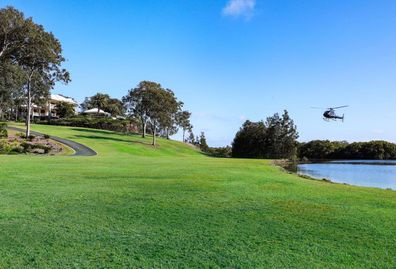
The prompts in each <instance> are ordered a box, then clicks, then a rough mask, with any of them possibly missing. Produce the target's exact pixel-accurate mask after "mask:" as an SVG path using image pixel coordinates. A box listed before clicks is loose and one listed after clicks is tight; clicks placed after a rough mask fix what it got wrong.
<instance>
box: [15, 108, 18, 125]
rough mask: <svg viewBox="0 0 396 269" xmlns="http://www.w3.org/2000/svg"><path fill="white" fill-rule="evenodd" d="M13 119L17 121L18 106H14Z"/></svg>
mask: <svg viewBox="0 0 396 269" xmlns="http://www.w3.org/2000/svg"><path fill="white" fill-rule="evenodd" d="M15 121H18V106H16V107H15Z"/></svg>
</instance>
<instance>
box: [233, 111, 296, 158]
mask: <svg viewBox="0 0 396 269" xmlns="http://www.w3.org/2000/svg"><path fill="white" fill-rule="evenodd" d="M297 138H298V133H297V128H296V126H295V125H294V122H293V120H292V119H291V118H290V117H289V114H288V112H287V111H286V110H285V111H284V113H283V115H282V117H279V115H278V114H277V113H276V114H274V115H273V116H272V117H268V118H267V120H266V121H265V122H264V121H259V122H251V121H248V120H247V121H246V122H245V123H244V124H243V125H242V128H241V129H240V130H239V131H238V132H237V134H236V135H235V138H234V141H233V142H232V156H233V157H236V158H268V159H278V158H294V157H295V156H296V153H297Z"/></svg>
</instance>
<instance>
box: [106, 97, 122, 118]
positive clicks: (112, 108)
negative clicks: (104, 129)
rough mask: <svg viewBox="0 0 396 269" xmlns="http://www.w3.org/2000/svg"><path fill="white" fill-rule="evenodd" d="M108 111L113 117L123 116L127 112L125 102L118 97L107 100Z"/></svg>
mask: <svg viewBox="0 0 396 269" xmlns="http://www.w3.org/2000/svg"><path fill="white" fill-rule="evenodd" d="M106 110H107V112H109V113H110V114H111V115H112V116H113V117H116V116H122V115H124V114H125V108H124V104H123V103H122V101H121V100H119V99H117V98H111V99H110V100H109V101H108V102H107V106H106Z"/></svg>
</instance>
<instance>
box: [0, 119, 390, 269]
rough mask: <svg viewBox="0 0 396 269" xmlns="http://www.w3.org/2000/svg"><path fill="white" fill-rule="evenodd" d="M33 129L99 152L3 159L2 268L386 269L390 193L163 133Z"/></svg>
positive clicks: (0, 159)
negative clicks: (214, 152) (290, 170)
mask: <svg viewBox="0 0 396 269" xmlns="http://www.w3.org/2000/svg"><path fill="white" fill-rule="evenodd" d="M33 129H34V130H36V131H41V132H42V133H48V134H50V135H54V136H59V137H64V138H68V139H72V140H76V141H77V142H80V143H83V144H85V145H88V146H90V147H92V148H93V149H95V151H97V152H98V155H97V156H95V157H80V158H78V157H67V156H65V157H61V156H59V157H49V156H48V157H47V156H44V157H35V156H24V155H18V156H0V166H1V167H0V168H1V173H0V185H1V195H0V229H1V231H2V232H1V233H0V257H1V259H0V268H18V269H19V268H348V269H350V268H392V267H394V264H395V263H394V262H395V260H394V258H395V256H394V253H396V233H395V223H396V214H395V212H396V192H394V191H387V190H380V189H374V188H360V187H353V186H345V185H342V184H330V183H326V182H322V181H314V180H307V179H302V178H299V177H297V176H295V175H292V174H287V173H285V172H283V171H281V170H280V169H278V168H277V167H274V166H271V165H269V163H268V161H265V160H251V159H233V158H231V159H222V158H210V157H205V156H204V155H202V154H200V153H199V152H198V151H197V150H195V149H194V148H193V147H190V146H188V145H186V144H183V143H180V142H174V141H170V140H165V139H159V140H158V146H157V147H152V146H151V145H150V142H151V141H150V140H151V139H150V138H149V137H148V138H146V139H143V138H141V137H140V136H138V135H132V136H127V135H121V134H117V133H112V132H108V131H103V130H92V129H84V128H75V127H56V126H48V125H35V126H33ZM21 163H24V165H21Z"/></svg>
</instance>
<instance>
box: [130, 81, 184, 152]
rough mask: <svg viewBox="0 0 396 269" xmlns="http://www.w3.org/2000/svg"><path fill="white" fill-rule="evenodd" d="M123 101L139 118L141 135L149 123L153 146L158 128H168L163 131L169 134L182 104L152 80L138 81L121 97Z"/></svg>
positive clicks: (172, 94)
mask: <svg viewBox="0 0 396 269" xmlns="http://www.w3.org/2000/svg"><path fill="white" fill-rule="evenodd" d="M123 102H124V104H125V107H126V109H127V111H128V113H129V114H130V115H131V116H133V117H136V118H139V119H140V121H141V125H142V137H145V135H146V127H147V124H150V127H151V130H152V132H153V142H152V144H153V145H154V146H155V145H156V136H157V132H158V130H159V129H160V128H163V129H165V128H168V129H167V130H166V129H165V131H166V132H167V134H168V135H169V130H171V128H172V126H174V122H175V115H176V113H177V112H178V111H179V110H180V107H181V106H182V103H181V102H178V101H177V99H176V97H175V94H174V93H173V92H172V91H171V90H169V89H164V88H162V86H161V84H159V83H156V82H152V81H142V82H140V83H139V85H138V86H137V87H136V88H133V89H131V90H129V92H128V94H127V95H126V96H124V97H123Z"/></svg>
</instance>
